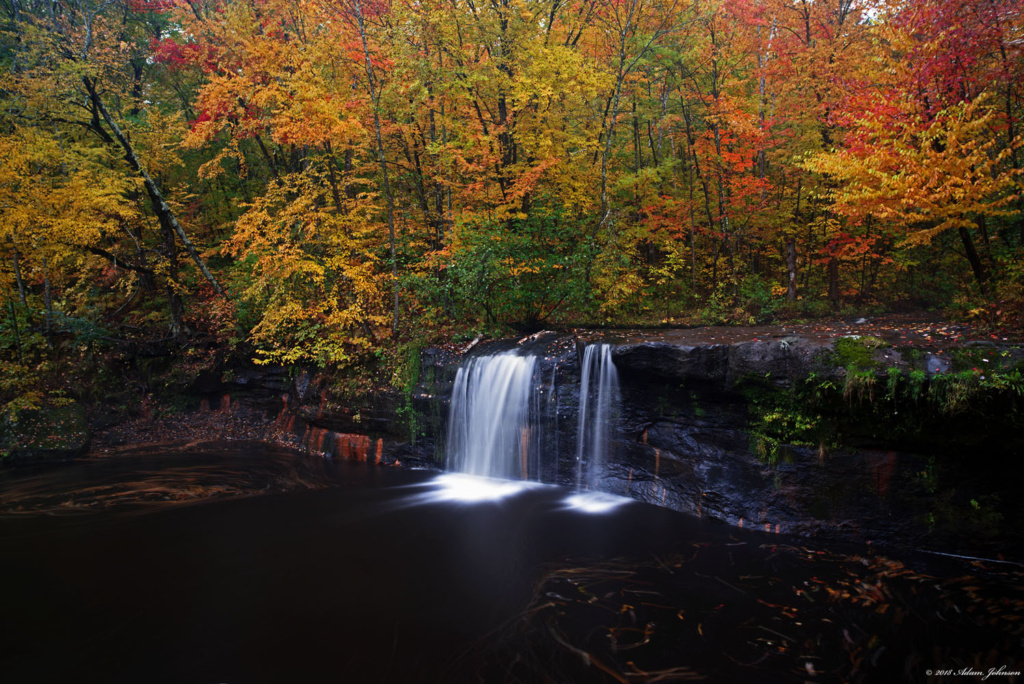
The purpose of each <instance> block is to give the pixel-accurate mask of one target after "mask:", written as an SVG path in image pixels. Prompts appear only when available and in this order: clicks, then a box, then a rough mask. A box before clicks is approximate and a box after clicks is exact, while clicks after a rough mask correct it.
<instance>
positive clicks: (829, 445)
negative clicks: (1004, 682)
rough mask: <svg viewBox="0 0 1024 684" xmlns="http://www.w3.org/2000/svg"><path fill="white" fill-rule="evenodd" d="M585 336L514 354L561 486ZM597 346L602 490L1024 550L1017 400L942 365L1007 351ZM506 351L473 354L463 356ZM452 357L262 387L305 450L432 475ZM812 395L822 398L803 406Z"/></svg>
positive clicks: (746, 519) (808, 523)
mask: <svg viewBox="0 0 1024 684" xmlns="http://www.w3.org/2000/svg"><path fill="white" fill-rule="evenodd" d="M595 341H599V340H598V338H597V337H592V338H591V339H589V340H581V339H580V338H578V337H575V336H567V335H554V334H550V335H545V336H541V337H540V338H539V339H536V340H531V341H528V342H525V343H524V345H523V346H525V347H527V349H526V350H525V351H526V353H530V354H534V355H536V356H537V357H538V363H537V371H536V376H535V377H536V378H537V391H538V392H539V394H540V402H539V405H540V406H541V409H540V413H541V417H542V419H541V422H540V427H539V429H540V431H541V435H540V436H539V440H540V443H541V444H542V452H543V454H544V457H543V465H542V471H543V472H542V479H544V480H545V481H548V482H555V483H560V484H570V485H571V484H574V483H575V473H576V460H575V459H576V426H577V411H578V406H579V391H580V390H579V388H580V359H581V350H582V348H583V347H584V346H585V344H587V343H590V342H595ZM604 341H606V342H610V343H613V344H615V348H614V350H613V359H614V362H615V365H616V367H617V369H618V373H619V377H620V382H621V389H622V403H621V407H620V409H619V411H618V415H617V416H616V418H617V420H616V426H617V429H616V432H615V437H614V439H613V443H612V445H611V449H610V451H611V453H610V455H609V458H608V461H607V463H606V464H605V465H604V466H603V467H602V469H601V471H600V473H599V474H598V476H597V480H598V481H599V483H600V488H601V489H602V490H605V491H608V492H612V493H617V494H622V495H625V496H630V497H633V498H635V499H639V500H642V501H646V502H649V503H652V504H656V505H660V506H667V507H670V508H673V509H676V510H680V511H685V512H689V513H693V514H696V515H700V516H704V517H708V518H713V519H717V520H721V521H724V522H726V523H728V524H731V525H737V526H743V527H753V528H756V529H762V530H768V531H772V532H780V533H796V534H803V535H823V536H828V537H830V538H841V539H846V540H850V541H880V542H899V543H904V544H920V545H923V546H929V547H936V548H943V549H947V550H949V549H956V550H959V551H971V552H977V553H981V552H985V553H995V552H997V551H998V550H999V549H998V548H997V547H999V546H1000V545H1006V544H1012V545H1014V546H1016V547H1020V546H1021V544H1020V543H1019V542H1020V540H1019V537H1018V536H1015V534H1016V533H1014V532H1013V530H1019V529H1022V528H1024V526H1021V525H1020V524H1019V523H1020V522H1021V521H1020V520H1019V519H1018V518H1019V514H1018V513H1017V512H1016V511H1017V508H1018V507H1017V506H1016V502H1017V501H1018V500H1019V499H1018V496H1019V495H1022V494H1024V491H1022V487H1021V482H1022V481H1024V472H1021V471H1022V469H1021V467H1020V466H1019V465H1018V463H1019V462H1020V461H1021V459H1020V458H1019V456H1020V455H1021V453H1022V444H1021V442H1022V435H1021V432H1020V430H1019V427H1020V425H1019V423H1020V410H1019V409H1020V406H1019V405H1018V404H1019V401H1020V397H1019V396H1016V395H1014V391H1015V390H1012V389H1011V390H1010V391H1009V392H1006V393H1001V391H1000V390H998V388H996V389H993V388H991V387H987V386H986V387H981V386H980V385H979V386H973V385H972V386H968V385H969V382H972V381H971V380H970V378H969V377H967V376H964V377H963V378H960V380H957V379H956V377H954V372H953V371H954V370H955V369H954V361H955V360H956V359H958V358H959V359H960V365H963V364H962V362H963V358H967V362H968V363H971V362H972V361H971V359H972V358H973V356H972V355H971V354H974V355H977V356H979V358H984V359H985V361H986V363H989V362H990V361H991V360H990V359H989V357H993V358H996V357H997V356H998V358H999V366H998V368H995V367H994V366H990V368H991V369H992V371H993V372H1006V373H1009V372H1010V369H1012V368H1013V367H1014V366H1016V365H1018V364H1020V362H1021V360H1022V358H1024V352H1022V351H1021V350H1020V349H1016V348H1005V349H996V348H991V347H983V348H981V350H980V351H978V350H974V351H973V352H970V353H969V354H967V356H966V357H963V358H961V357H958V356H956V355H955V354H951V353H949V352H948V351H947V352H943V353H941V354H940V353H933V352H932V351H929V350H927V349H917V348H906V347H905V348H902V349H899V350H897V349H894V348H892V347H890V346H887V345H884V344H880V343H878V341H877V340H875V339H874V338H869V339H868V340H858V339H857V338H842V339H840V340H838V341H837V340H821V339H814V338H812V337H805V336H799V335H787V336H779V337H777V338H774V339H770V340H756V341H740V342H732V343H724V344H720V343H711V344H706V343H704V344H685V343H678V342H673V341H672V340H664V339H656V338H655V339H649V338H647V339H623V338H619V339H614V338H610V337H606V339H605V340H604ZM514 346H517V345H516V341H498V342H493V343H489V344H481V345H477V346H476V347H475V348H473V349H472V351H470V352H469V354H473V355H486V354H491V353H496V352H498V351H502V350H506V349H509V348H511V347H514ZM975 352H976V353H975ZM982 355H983V356H982ZM961 356H962V355H961ZM463 358H464V356H463V355H461V354H459V353H458V352H457V351H451V350H444V349H427V350H424V352H423V354H422V357H421V368H420V377H419V381H418V383H417V384H416V385H415V387H414V388H413V391H412V393H411V395H404V394H402V393H399V392H391V393H383V394H379V395H375V396H374V397H372V398H371V399H370V400H367V401H365V402H363V403H362V404H361V405H358V406H354V405H353V406H340V407H339V406H338V405H335V404H334V403H332V402H331V401H329V400H328V393H327V392H326V391H323V390H320V389H318V385H317V382H316V379H315V378H310V377H304V376H303V375H302V374H300V375H299V376H298V379H297V380H295V381H293V382H291V383H285V384H286V385H288V386H287V387H285V386H282V387H277V388H276V389H273V392H274V393H279V394H280V396H281V397H282V400H283V403H282V404H281V405H282V407H283V408H285V411H284V412H283V413H282V414H281V420H282V421H285V422H286V423H288V426H289V427H290V428H291V429H293V430H294V431H295V432H296V434H297V435H298V438H299V439H300V440H301V441H302V443H303V445H304V446H306V447H308V448H310V449H312V450H315V451H322V452H325V453H329V454H331V455H333V456H335V457H344V458H352V459H355V460H360V461H369V462H378V463H384V464H389V463H395V462H399V463H402V464H405V465H410V464H411V465H418V466H426V467H437V468H444V466H445V463H444V457H445V441H446V432H447V416H448V404H449V399H450V396H451V391H452V385H453V382H454V379H455V374H456V370H457V367H458V364H459V362H460V361H461V360H462V359H463ZM975 375H977V374H975ZM957 377H959V376H957ZM971 377H973V376H971ZM1008 377H1010V376H1008ZM964 378H966V379H964ZM954 380H956V382H961V381H962V382H963V383H968V384H967V385H964V386H963V387H961V386H960V385H954V384H951V383H953V381H954ZM237 382H239V383H241V384H243V385H246V386H247V387H248V388H250V389H251V388H252V387H253V386H254V385H256V384H258V382H257V381H256V380H255V379H248V380H245V381H243V380H242V379H241V378H239V379H238V380H237ZM815 383H817V384H815ZM900 383H910V384H900ZM913 383H917V384H913ZM929 384H931V385H932V386H933V387H934V389H933V390H932V391H933V393H935V396H936V397H940V394H939V392H940V390H941V391H942V392H945V393H946V394H941V397H944V399H943V401H946V402H947V403H948V402H951V401H956V400H957V397H958V396H959V395H956V392H968V394H967V399H969V400H970V401H974V402H978V406H981V407H984V410H979V411H973V410H972V409H971V408H970V406H963V407H960V409H958V410H956V411H946V412H945V413H943V412H941V411H931V410H930V409H928V406H930V405H926V404H927V402H926V401H925V400H924V399H922V398H921V396H923V395H921V394H920V393H921V392H922V387H923V388H925V390H924V391H925V392H927V388H928V386H929ZM947 385H948V386H947ZM275 387H276V386H275ZM801 388H802V389H801ZM943 388H944V389H943ZM239 389H241V388H239ZM797 389H800V392H797ZM816 392H817V393H818V394H820V395H821V397H823V398H822V399H821V401H820V402H819V403H817V404H813V403H812V404H811V405H802V404H801V403H800V402H805V403H806V402H808V401H810V399H809V397H813V396H818V394H815V393H816ZM915 392H916V393H917V394H915ZM968 403H969V402H968ZM946 408H948V406H947V407H946ZM954 408H956V407H955V406H954ZM900 411H904V417H900V416H901V414H900ZM915 411H918V413H914V412H915ZM901 421H902V422H901ZM808 426H810V427H808ZM826 428H827V429H826ZM982 448H983V449H984V451H976V452H971V453H970V456H971V458H964V456H965V455H967V454H966V453H965V450H975V449H982ZM975 456H977V457H981V458H975ZM1005 456H1011V458H1005Z"/></svg>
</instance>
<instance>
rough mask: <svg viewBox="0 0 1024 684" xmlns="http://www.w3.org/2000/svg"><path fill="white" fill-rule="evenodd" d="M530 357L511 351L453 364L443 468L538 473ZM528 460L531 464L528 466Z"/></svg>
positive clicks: (525, 475) (533, 364)
mask: <svg viewBox="0 0 1024 684" xmlns="http://www.w3.org/2000/svg"><path fill="white" fill-rule="evenodd" d="M535 367H536V357H534V356H526V355H523V354H519V353H516V352H514V351H512V352H504V353H501V354H495V355H493V356H480V357H476V358H472V359H470V360H469V361H468V362H466V363H465V364H464V365H462V366H460V367H459V370H458V371H457V373H456V376H455V387H454V388H453V390H452V402H451V409H450V412H449V418H448V468H449V470H455V471H458V472H463V473H468V474H470V475H478V476H481V477H498V478H521V479H524V480H525V479H529V477H530V475H531V474H533V475H534V477H539V476H538V473H539V468H538V464H537V463H536V462H533V463H531V460H533V461H536V459H537V458H539V454H538V453H537V452H538V449H536V448H534V449H531V448H530V447H531V445H532V444H537V443H538V439H537V438H538V434H539V428H538V424H537V423H538V421H537V414H538V410H537V405H538V402H539V395H538V393H537V392H536V391H535V390H534V388H533V375H534V369H535ZM531 466H532V467H531Z"/></svg>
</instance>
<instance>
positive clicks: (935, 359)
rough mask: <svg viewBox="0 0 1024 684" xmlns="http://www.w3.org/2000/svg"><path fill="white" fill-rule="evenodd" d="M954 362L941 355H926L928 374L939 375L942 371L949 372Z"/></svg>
mask: <svg viewBox="0 0 1024 684" xmlns="http://www.w3.org/2000/svg"><path fill="white" fill-rule="evenodd" d="M950 368H952V364H951V363H950V361H949V359H944V358H942V357H941V356H936V355H935V354H929V355H928V356H927V357H925V371H926V372H927V373H928V375H937V374H940V373H948V372H949V370H950Z"/></svg>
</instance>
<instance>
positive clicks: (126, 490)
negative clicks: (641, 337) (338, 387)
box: [0, 445, 1021, 684]
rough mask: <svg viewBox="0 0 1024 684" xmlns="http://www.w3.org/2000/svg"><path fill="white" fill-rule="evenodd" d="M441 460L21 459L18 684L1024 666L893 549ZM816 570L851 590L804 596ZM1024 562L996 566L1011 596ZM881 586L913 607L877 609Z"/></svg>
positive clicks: (0, 571) (1, 633)
mask: <svg viewBox="0 0 1024 684" xmlns="http://www.w3.org/2000/svg"><path fill="white" fill-rule="evenodd" d="M437 477H438V476H437V474H436V473H428V472H415V471H407V470H401V469H393V468H375V467H368V466H365V465H356V464H346V463H330V462H324V461H318V460H310V459H305V458H302V457H297V456H294V455H292V454H289V453H287V452H282V451H277V450H275V449H274V448H271V447H265V446H257V445H244V446H241V447H239V446H232V445H205V446H200V447H192V448H190V449H189V450H187V451H185V452H180V451H171V452H164V453H159V454H153V455H150V456H142V455H139V454H136V455H134V456H132V457H130V458H122V459H109V460H106V461H101V462H96V463H89V464H79V465H75V466H71V467H68V468H61V469H50V470H45V471H38V472H26V471H16V472H13V473H11V472H6V473H3V474H2V476H0V509H2V510H4V511H5V513H4V514H3V515H0V549H2V556H0V587H2V589H0V591H3V595H4V599H3V610H2V612H0V643H2V646H0V648H2V650H0V681H4V682H79V681H102V682H197V683H201V682H211V683H217V682H226V683H230V684H235V683H241V682H327V681H330V682H378V681H380V682H383V681H389V682H464V681H467V682H468V681H522V682H529V681H545V680H547V681H680V680H683V679H690V678H692V677H696V676H702V677H707V678H709V679H710V680H713V681H804V680H806V679H808V677H811V678H812V679H813V680H814V681H838V680H839V679H840V678H841V679H845V680H850V681H872V679H871V677H869V678H868V679H863V675H865V674H867V675H871V676H881V675H892V674H899V673H903V674H905V675H906V676H900V677H899V678H900V679H911V680H913V679H919V680H921V681H924V680H925V675H924V674H923V673H924V671H925V669H926V668H931V667H938V666H941V663H938V662H932V661H933V660H935V659H943V658H960V659H963V658H970V657H974V656H973V655H972V654H974V651H975V650H979V652H981V651H982V650H986V651H992V649H993V648H995V649H997V651H998V653H997V654H996V657H995V658H994V659H993V656H991V654H990V655H989V656H988V657H989V658H990V660H992V662H998V663H1009V664H1011V665H1012V664H1014V663H1015V662H1016V663H1019V660H1018V659H1017V658H1018V656H1019V655H1020V648H1019V646H1020V636H1019V635H1016V636H1015V635H1014V634H1013V633H1012V629H1011V631H1010V632H1007V631H1006V627H1010V628H1013V625H1014V623H1013V621H1012V620H1010V621H1008V622H1003V623H1000V624H999V625H997V626H996V627H995V628H994V630H995V631H993V632H992V634H996V635H1001V636H1000V639H1002V636H1006V637H1008V638H1009V639H1010V640H1009V641H1005V639H1004V640H993V639H992V638H990V637H991V636H992V634H990V633H989V632H984V631H983V630H984V626H977V625H973V623H972V624H968V625H966V626H965V625H960V624H957V625H956V629H955V630H954V633H953V636H950V637H949V638H946V637H945V636H943V634H940V633H933V632H930V631H929V630H930V629H932V628H931V627H929V624H931V623H933V622H935V618H934V616H933V615H932V614H929V615H928V616H925V617H924V618H923V619H921V620H918V619H917V618H915V617H914V615H915V612H916V613H920V612H921V610H927V611H932V613H934V614H938V615H939V617H940V618H941V617H942V616H943V613H941V611H942V610H947V609H948V615H950V616H952V615H954V609H955V611H957V612H959V611H960V608H959V607H957V606H955V605H952V604H950V605H951V606H952V607H949V606H947V605H946V604H945V603H942V600H943V599H941V597H940V595H939V594H936V596H935V598H934V601H933V603H934V606H933V605H932V603H929V604H927V605H926V606H924V605H921V604H920V601H919V598H920V597H919V593H920V591H925V587H926V586H940V587H942V586H944V587H947V588H949V587H953V588H949V592H952V593H950V594H949V595H950V596H952V597H953V600H954V602H955V600H960V601H961V602H964V601H967V600H968V599H967V598H963V597H966V596H968V595H969V594H970V592H967V593H964V592H963V591H961V593H960V594H957V593H956V591H955V586H954V584H951V583H950V582H952V580H950V581H949V582H946V584H942V582H943V581H945V580H941V581H940V580H936V579H935V577H934V576H933V575H925V574H922V573H921V572H919V571H917V570H914V571H913V572H911V571H910V569H906V568H904V569H905V570H906V572H905V573H902V574H901V572H902V571H901V572H896V571H895V570H893V571H892V572H891V573H889V575H886V572H885V568H890V569H891V568H892V567H896V566H898V567H897V570H898V569H899V568H903V567H904V566H902V565H901V564H899V563H896V562H895V561H888V559H882V560H884V561H885V562H887V563H889V562H892V563H896V565H895V566H888V565H884V566H881V567H882V571H881V572H880V571H879V567H880V566H878V565H877V561H878V559H875V558H872V559H870V560H868V559H867V558H864V557H860V556H856V555H850V554H848V553H840V552H837V551H828V552H826V551H821V550H808V549H806V548H804V547H799V546H796V545H792V544H786V543H783V540H781V539H780V538H778V537H772V536H769V535H762V534H755V533H744V532H742V531H739V530H735V529H732V528H726V527H724V526H720V525H715V524H708V523H705V522H702V521H699V520H696V519H694V518H690V517H687V516H683V515H680V514H677V513H673V512H671V511H667V510H661V509H658V508H655V507H651V506H647V505H643V504H637V503H621V502H614V501H607V500H601V499H597V500H594V499H588V498H584V499H582V500H580V501H577V502H576V503H577V504H578V505H577V507H575V508H574V507H571V506H570V505H569V501H570V497H571V496H572V494H573V493H572V492H570V491H568V490H565V489H560V488H555V487H532V488H528V489H526V490H524V491H518V492H515V493H512V492H505V491H502V490H501V489H500V487H501V486H499V488H498V490H494V489H492V490H489V491H487V492H485V493H484V495H491V498H488V499H484V500H475V501H467V500H466V499H474V498H477V497H479V496H484V495H481V494H480V492H478V491H477V490H476V489H467V488H466V485H465V482H464V481H462V480H459V479H457V478H456V479H455V480H452V479H450V478H449V479H442V480H441V484H438V482H437V480H436V478H437ZM498 495H507V496H504V498H499V497H498ZM605 508H608V509H610V510H603V512H596V511H597V510H600V509H605ZM19 509H20V510H19ZM584 509H588V510H584ZM978 572H979V573H980V572H981V570H978ZM986 572H987V571H986ZM858 573H859V574H858ZM1000 573H1002V574H1000ZM947 574H949V575H950V577H959V576H960V575H961V574H963V572H962V568H953V569H951V570H950V571H949V572H948V573H947ZM879 577H886V578H887V579H886V581H887V583H886V584H884V585H883V584H882V583H881V580H880V579H878V578H879ZM918 577H926V579H925V580H920V581H918V580H917V578H918ZM812 578H813V579H814V580H815V581H817V582H820V583H822V584H825V585H826V586H829V583H831V586H832V587H836V588H837V590H838V589H842V588H843V587H846V588H847V589H848V593H850V592H852V593H851V597H850V598H849V600H846V602H845V603H844V602H843V600H842V599H841V598H837V599H830V594H829V593H827V592H825V591H821V592H820V593H818V594H816V598H814V597H812V598H809V599H807V601H806V605H804V604H803V603H801V601H803V599H802V598H801V597H802V596H803V594H801V593H800V591H803V592H804V594H807V595H808V596H811V594H812V593H814V592H817V591H818V588H817V587H815V586H812V584H813V583H812V582H811V579H812ZM822 578H824V579H822ZM1019 579H1020V578H1019V577H1018V576H1017V575H1014V574H1012V573H1011V574H1006V573H1005V572H1003V571H998V572H995V571H993V572H989V573H988V574H987V575H986V577H985V578H983V580H978V581H984V582H986V583H987V584H985V587H991V591H990V592H989V594H991V599H992V600H993V601H1004V600H1007V591H1009V589H1007V587H1011V586H1017V585H1018V584H1019ZM978 581H976V582H975V584H977V583H978ZM865 582H877V586H878V587H880V588H879V589H877V590H875V593H877V594H879V595H880V596H882V598H883V599H885V600H886V601H887V604H888V605H891V606H893V607H892V608H891V609H890V610H891V612H889V610H886V611H882V612H881V613H879V611H878V608H879V606H880V605H882V603H881V601H882V599H876V603H874V604H870V605H869V604H864V605H862V602H863V601H864V600H868V599H865V598H864V597H858V595H857V591H856V587H857V586H858V583H861V584H863V583H865ZM915 582H916V583H915ZM903 585H906V587H904V586H903ZM971 586H972V587H974V585H973V584H972V585H971ZM908 587H909V588H908ZM919 588H920V591H919ZM974 588H975V589H977V587H974ZM812 590H813V591H812ZM929 591H933V593H935V592H934V590H929ZM978 591H979V592H981V593H985V592H984V591H982V590H981V589H978ZM901 592H902V593H901ZM947 593H948V592H947ZM975 593H977V592H975ZM1019 593H1020V592H1018V595H1013V596H1010V599H1012V600H1015V601H1016V600H1019V599H1020V598H1021V597H1020V596H1019ZM866 596H868V597H869V598H870V597H872V596H874V595H873V594H867V595H866ZM901 596H914V597H917V598H914V601H916V602H917V603H913V604H912V605H911V604H910V603H908V602H907V600H905V599H902V598H900V597H901ZM957 597H961V598H957ZM830 601H831V603H830ZM787 602H788V603H787ZM783 604H785V605H783ZM766 606H767V607H766ZM936 606H937V607H938V608H937V609H935V610H933V608H935V607H936ZM1015 610H1019V607H1014V606H1013V605H1009V604H1008V605H1007V606H1006V608H1005V610H1004V611H1003V613H1006V614H1007V615H1012V613H1013V612H1014V611H1015ZM816 611H817V612H816ZM858 611H860V612H858ZM897 611H901V612H900V615H901V617H900V618H899V620H898V621H897V620H896V617H895V616H896V614H897ZM876 616H880V617H876ZM822 620H825V621H826V622H824V623H823V622H821V621H822ZM815 621H817V622H815ZM755 623H756V624H755ZM890 623H891V624H890ZM758 625H760V626H761V627H766V628H767V631H764V630H760V629H759V628H758ZM823 625H832V627H829V628H826V629H825V630H824V631H823V629H822V626H823ZM908 629H909V630H910V631H909V633H905V632H907V630H908ZM965 629H966V630H968V631H967V632H965ZM857 630H860V631H857ZM901 630H902V631H901ZM971 630H973V631H971ZM868 631H871V634H870V635H868ZM773 632H774V633H776V634H780V633H781V634H782V635H783V636H781V637H780V636H772V633H773ZM844 632H845V634H844ZM965 633H966V634H969V635H971V639H967V640H966V641H967V642H969V643H968V645H967V646H963V645H962V644H963V643H964V641H965V640H964V638H963V637H964V634H965ZM822 634H825V635H826V636H827V638H826V639H825V640H824V641H823V640H822ZM908 634H909V641H908V638H907V637H908ZM868 636H870V637H873V639H869V638H868ZM975 637H977V638H975ZM645 639H646V641H645ZM915 639H916V643H917V645H913V644H914V643H915ZM943 639H944V640H943ZM972 639H973V640H974V641H979V643H984V644H985V646H984V648H983V649H982V647H980V646H979V647H977V649H975V647H974V646H972V645H971V644H972V643H973V641H972ZM1013 639H1016V642H1014V641H1013ZM787 640H788V641H787ZM901 642H902V643H911V646H899V644H900V643H901ZM1014 643H1016V644H1017V647H1016V649H1015V648H1014V646H1013V644H1014ZM957 644H960V645H959V646H958V645H957ZM851 645H852V646H851ZM936 645H938V646H939V647H941V648H938V650H936V649H937V646H936ZM880 647H882V651H881V653H879V648H880ZM942 648H946V649H947V650H945V651H943V650H942ZM955 648H959V649H960V650H959V651H956V652H955V653H954V652H953V651H950V650H949V649H955ZM815 649H817V650H815ZM965 649H966V650H965ZM855 651H856V653H855ZM921 653H926V655H925V656H920V654H921ZM851 654H854V655H851ZM894 654H897V655H898V656H899V657H896V658H895V659H894ZM919 656H920V657H919ZM854 657H856V658H859V661H866V664H864V665H863V667H861V666H858V668H854V667H853V665H851V663H852V662H854V661H853V658H854ZM978 657H979V658H980V657H983V656H978ZM914 658H917V659H916V660H915V659H914ZM978 662H979V663H981V661H980V660H979V661H978ZM630 668H632V670H630ZM645 668H646V669H645ZM908 668H909V671H907V670H908ZM633 671H639V672H642V673H643V674H637V673H636V672H633ZM630 672H632V674H622V673H630ZM659 672H661V673H662V674H658V673H659ZM851 672H852V673H853V674H852V676H851ZM664 673H668V674H664ZM809 673H813V674H809ZM874 681H885V679H875V680H874ZM889 681H892V680H891V679H889Z"/></svg>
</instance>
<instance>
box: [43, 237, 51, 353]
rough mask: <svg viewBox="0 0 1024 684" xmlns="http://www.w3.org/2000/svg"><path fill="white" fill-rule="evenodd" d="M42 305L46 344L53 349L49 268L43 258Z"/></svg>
mask: <svg viewBox="0 0 1024 684" xmlns="http://www.w3.org/2000/svg"><path fill="white" fill-rule="evenodd" d="M43 305H44V306H45V307H46V344H47V345H48V346H49V347H50V348H51V349H52V348H53V296H52V294H51V292H50V266H49V264H48V263H47V261H46V258H45V257H44V258H43Z"/></svg>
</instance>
